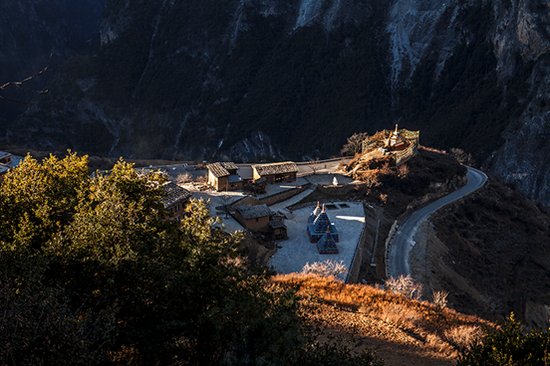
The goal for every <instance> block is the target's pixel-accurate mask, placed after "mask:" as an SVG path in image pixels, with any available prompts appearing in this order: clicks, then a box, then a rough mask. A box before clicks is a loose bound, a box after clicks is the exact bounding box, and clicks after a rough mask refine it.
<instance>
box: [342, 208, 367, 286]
mask: <svg viewBox="0 0 550 366" xmlns="http://www.w3.org/2000/svg"><path fill="white" fill-rule="evenodd" d="M363 210H364V206H363ZM365 217H366V216H365ZM366 234H367V223H366V222H365V224H364V225H363V230H361V236H360V237H359V241H358V242H357V247H356V248H355V253H354V254H353V259H352V261H351V265H350V267H349V269H348V275H347V276H346V283H357V280H358V279H359V272H360V271H361V264H362V263H363V252H364V249H365V244H366V241H367V235H366Z"/></svg>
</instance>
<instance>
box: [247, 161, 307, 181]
mask: <svg viewBox="0 0 550 366" xmlns="http://www.w3.org/2000/svg"><path fill="white" fill-rule="evenodd" d="M252 170H253V172H254V179H261V178H264V179H265V180H266V182H267V183H284V182H295V181H296V177H297V174H298V166H297V165H296V163H294V162H292V161H286V162H282V163H271V164H256V165H252Z"/></svg>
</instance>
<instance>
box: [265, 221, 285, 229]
mask: <svg viewBox="0 0 550 366" xmlns="http://www.w3.org/2000/svg"><path fill="white" fill-rule="evenodd" d="M269 226H271V228H272V229H279V228H283V227H284V228H285V229H286V225H285V224H283V223H282V222H281V221H279V220H271V221H270V222H269Z"/></svg>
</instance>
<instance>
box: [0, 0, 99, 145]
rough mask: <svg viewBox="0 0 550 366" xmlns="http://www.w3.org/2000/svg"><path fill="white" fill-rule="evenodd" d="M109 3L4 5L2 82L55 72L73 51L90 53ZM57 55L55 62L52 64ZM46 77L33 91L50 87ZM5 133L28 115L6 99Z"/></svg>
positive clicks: (17, 95)
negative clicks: (18, 117)
mask: <svg viewBox="0 0 550 366" xmlns="http://www.w3.org/2000/svg"><path fill="white" fill-rule="evenodd" d="M104 7H105V0H20V1H2V2H0V35H1V36H2V48H1V49H0V84H3V83H4V82H7V81H17V80H21V79H23V78H25V77H28V76H30V75H33V74H35V73H37V72H38V71H40V70H42V69H43V68H44V67H45V66H46V65H48V63H50V67H51V68H52V69H53V68H55V67H56V66H58V65H59V64H61V63H63V62H65V61H66V60H67V59H68V57H69V56H71V55H72V54H73V53H75V52H76V53H82V52H86V53H87V52H89V51H90V50H91V49H92V47H93V46H94V44H95V43H97V39H98V35H99V32H98V26H99V22H100V20H101V13H102V11H103V9H104ZM50 55H51V60H50ZM48 80H49V76H48V75H43V76H42V77H41V78H40V79H37V80H36V82H34V83H33V84H31V85H30V86H29V88H31V89H40V88H43V87H44V86H46V85H47V81H48ZM4 95H5V96H6V97H11V98H12V99H17V100H23V101H29V100H30V99H31V98H32V97H33V94H32V93H24V92H22V91H18V90H16V89H15V88H14V89H13V90H11V89H10V90H9V91H6V92H5V93H4ZM0 110H1V111H2V113H1V114H0V135H3V134H4V133H5V132H6V131H5V128H6V126H7V125H8V124H9V123H10V122H11V120H12V119H14V118H15V117H16V115H17V114H19V113H21V112H22V108H21V105H18V104H16V103H13V102H6V101H4V100H0Z"/></svg>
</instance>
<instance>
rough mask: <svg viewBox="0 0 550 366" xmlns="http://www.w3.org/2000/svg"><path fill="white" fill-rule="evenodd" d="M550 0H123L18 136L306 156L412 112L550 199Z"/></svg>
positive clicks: (204, 152) (186, 154)
mask: <svg viewBox="0 0 550 366" xmlns="http://www.w3.org/2000/svg"><path fill="white" fill-rule="evenodd" d="M43 1H45V0H43ZM548 10H549V9H548V3H547V2H543V1H542V0H492V1H490V0H387V1H371V0H284V1H274V0H226V1H222V2H219V1H213V0H204V1H192V0H187V1H181V2H176V1H170V0H164V1H159V2H156V3H155V4H152V3H151V2H147V1H145V0H124V1H115V0H111V1H108V2H107V7H106V10H105V12H104V13H103V20H102V22H101V27H100V42H101V47H100V48H99V49H98V50H97V52H95V53H94V54H93V55H92V56H87V57H73V58H72V59H71V60H70V61H69V62H68V63H67V64H66V65H64V66H63V68H62V69H61V70H60V71H59V73H58V74H57V76H56V78H55V80H54V81H53V83H52V85H51V88H50V89H51V92H50V93H49V95H45V96H40V97H39V98H38V100H37V103H36V104H35V105H33V106H31V107H30V108H29V109H28V110H27V111H26V112H25V114H24V115H23V116H22V117H21V118H20V119H19V121H18V123H17V124H16V125H14V126H12V127H11V128H10V131H9V133H8V138H9V139H10V141H12V142H14V143H27V144H31V145H33V146H36V147H43V148H56V149H57V148H65V147H70V148H73V149H75V150H79V151H88V152H93V153H99V154H109V155H121V154H122V155H125V156H127V157H139V156H147V157H162V158H178V159H190V158H198V157H201V158H208V159H210V158H213V159H214V158H231V159H236V160H237V159H238V160H241V159H242V160H250V159H253V158H254V157H255V156H264V155H265V156H270V155H271V156H277V157H287V158H295V159H299V158H301V157H303V156H311V155H315V154H318V155H320V156H330V155H334V154H337V153H338V150H339V148H340V146H342V144H343V143H344V141H345V139H346V138H347V137H348V136H349V135H351V134H352V133H354V132H359V131H366V132H369V133H372V132H374V131H376V130H378V129H382V128H387V127H388V126H389V125H393V124H394V123H395V122H399V123H400V124H402V125H404V126H406V127H407V128H410V129H420V130H421V131H422V134H421V139H422V143H423V144H426V145H433V146H435V147H440V148H444V149H448V148H451V147H461V148H463V149H465V150H467V151H468V152H472V153H473V154H474V155H475V156H476V158H477V159H478V161H480V162H485V165H486V166H487V167H488V168H489V169H490V170H491V171H492V172H494V173H497V174H499V175H501V176H502V177H503V179H505V180H510V181H516V182H517V183H518V186H519V187H521V188H522V189H523V190H524V191H525V192H529V193H530V194H532V195H533V196H534V197H537V198H538V199H541V200H543V201H544V202H546V203H548V204H550V201H548V199H547V198H545V196H544V193H541V192H544V191H545V188H546V186H545V183H544V182H546V180H547V178H546V173H544V171H543V169H539V168H538V167H540V166H542V165H541V164H544V163H543V162H544V158H542V159H541V158H540V156H539V155H538V154H539V153H540V152H541V151H544V149H545V146H546V140H545V137H544V136H545V135H544V133H545V132H544V131H545V128H546V127H545V126H546V124H547V122H546V121H547V111H548V107H547V99H548V97H547V95H548V86H547V84H548V83H547V82H546V81H545V80H546V75H547V70H548V68H549V66H548V62H549V61H548V56H547V54H548V51H549V49H550V20H549V19H548V18H549V16H548V14H549V12H548ZM541 136H543V137H541ZM537 141H538V142H537ZM537 144H538V145H537ZM536 156H539V158H538V159H537V160H534V159H535V158H534V157H536ZM545 156H546V155H545ZM487 159H489V160H487Z"/></svg>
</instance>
